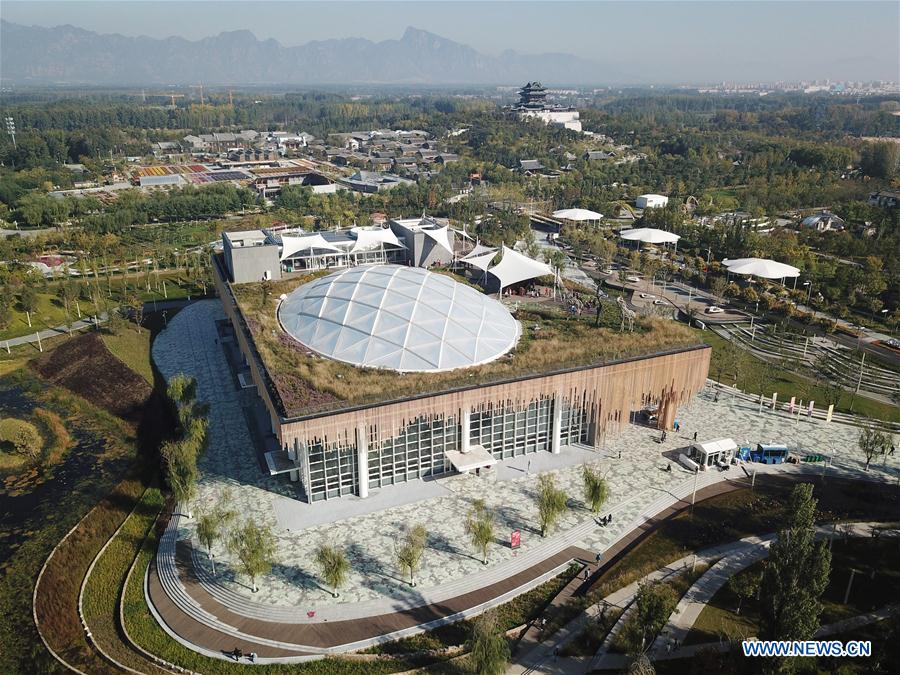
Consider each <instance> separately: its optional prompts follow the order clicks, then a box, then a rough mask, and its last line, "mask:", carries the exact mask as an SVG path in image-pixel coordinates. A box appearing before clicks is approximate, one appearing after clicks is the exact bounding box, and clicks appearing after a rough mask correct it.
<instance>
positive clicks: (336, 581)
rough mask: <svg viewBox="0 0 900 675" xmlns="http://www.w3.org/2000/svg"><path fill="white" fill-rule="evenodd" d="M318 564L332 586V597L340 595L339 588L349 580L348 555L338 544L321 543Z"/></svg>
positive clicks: (325, 580)
mask: <svg viewBox="0 0 900 675" xmlns="http://www.w3.org/2000/svg"><path fill="white" fill-rule="evenodd" d="M316 566H317V567H318V568H319V574H320V575H321V576H322V580H323V581H324V582H325V583H326V584H327V585H329V586H331V588H332V591H331V595H332V597H334V598H336V597H338V596H339V595H340V593H339V592H338V589H340V588H341V587H342V586H343V585H344V584H345V583H346V582H347V575H348V574H349V572H350V562H349V561H348V560H347V556H346V555H344V552H343V551H342V550H341V549H339V548H338V547H337V546H331V545H330V544H320V545H319V547H318V548H317V549H316Z"/></svg>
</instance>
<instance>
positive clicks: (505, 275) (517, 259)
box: [488, 245, 553, 288]
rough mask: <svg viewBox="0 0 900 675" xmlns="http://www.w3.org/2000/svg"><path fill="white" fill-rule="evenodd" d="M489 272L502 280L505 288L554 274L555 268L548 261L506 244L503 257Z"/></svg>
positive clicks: (501, 284)
mask: <svg viewBox="0 0 900 675" xmlns="http://www.w3.org/2000/svg"><path fill="white" fill-rule="evenodd" d="M488 272H489V273H491V274H493V275H494V276H495V277H497V279H499V280H500V286H501V288H503V287H506V286H509V285H510V284H514V283H516V282H519V281H525V280H526V279H534V278H535V277H543V276H546V275H548V274H553V269H552V268H551V267H550V265H548V264H547V263H542V262H538V261H537V260H533V259H532V258H529V257H528V256H527V255H522V254H521V253H519V252H518V251H515V250H513V249H511V248H509V247H508V246H506V245H504V246H503V259H502V260H501V261H500V262H499V263H497V264H496V265H494V266H493V267H491V268H490V269H489V270H488Z"/></svg>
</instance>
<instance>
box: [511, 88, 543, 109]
mask: <svg viewBox="0 0 900 675" xmlns="http://www.w3.org/2000/svg"><path fill="white" fill-rule="evenodd" d="M546 107H547V90H546V89H544V87H543V85H542V84H541V83H540V82H529V83H528V84H526V85H525V86H524V87H522V88H521V89H519V103H518V104H517V105H516V108H518V109H519V110H544V109H545V108H546Z"/></svg>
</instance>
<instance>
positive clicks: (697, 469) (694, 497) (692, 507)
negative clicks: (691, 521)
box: [691, 467, 700, 515]
mask: <svg viewBox="0 0 900 675" xmlns="http://www.w3.org/2000/svg"><path fill="white" fill-rule="evenodd" d="M698 476H700V468H699V467H698V468H696V469H694V493H693V494H692V495H691V515H693V513H694V502H695V501H696V500H697V478H698Z"/></svg>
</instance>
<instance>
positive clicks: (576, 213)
mask: <svg viewBox="0 0 900 675" xmlns="http://www.w3.org/2000/svg"><path fill="white" fill-rule="evenodd" d="M553 217H554V218H561V219H562V220H575V221H578V222H581V221H585V220H601V219H602V218H603V214H602V213H597V212H596V211H590V210H588V209H560V210H559V211H554V212H553Z"/></svg>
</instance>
